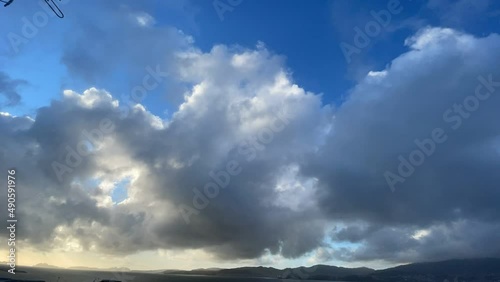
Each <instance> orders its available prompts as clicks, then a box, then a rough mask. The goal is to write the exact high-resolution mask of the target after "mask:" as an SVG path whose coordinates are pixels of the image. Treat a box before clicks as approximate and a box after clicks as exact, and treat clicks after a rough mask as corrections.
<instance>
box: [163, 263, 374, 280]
mask: <svg viewBox="0 0 500 282" xmlns="http://www.w3.org/2000/svg"><path fill="white" fill-rule="evenodd" d="M374 271H375V270H373V269H370V268H365V267H362V268H344V267H337V266H329V265H316V266H312V267H297V268H286V269H276V268H273V267H262V266H259V267H239V268H231V269H198V270H191V271H170V270H168V271H165V272H164V273H165V274H178V275H216V276H232V277H272V278H277V277H279V278H283V279H316V278H321V279H324V278H335V279H336V278H338V277H343V276H349V275H368V274H371V273H373V272H374Z"/></svg>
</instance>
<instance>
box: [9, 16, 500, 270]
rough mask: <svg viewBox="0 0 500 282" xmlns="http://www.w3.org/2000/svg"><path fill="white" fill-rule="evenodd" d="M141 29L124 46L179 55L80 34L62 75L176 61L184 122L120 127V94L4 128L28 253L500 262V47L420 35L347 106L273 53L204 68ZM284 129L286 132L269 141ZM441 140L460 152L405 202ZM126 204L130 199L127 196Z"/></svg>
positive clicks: (446, 33) (91, 95)
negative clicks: (201, 203) (414, 156)
mask: <svg viewBox="0 0 500 282" xmlns="http://www.w3.org/2000/svg"><path fill="white" fill-rule="evenodd" d="M122 12H123V11H122ZM123 15H130V13H129V12H128V11H125V12H123V14H120V19H123V18H122V17H121V16H123ZM141 15H142V16H141V17H140V18H141V19H143V18H144V17H145V16H144V14H141ZM146 18H148V17H146ZM130 24H131V25H134V28H137V30H139V29H147V30H148V32H146V33H142V32H139V31H138V32H136V33H134V32H132V33H126V35H127V36H129V35H131V36H132V37H131V39H128V40H137V41H140V42H150V41H149V40H151V38H156V37H158V36H159V35H158V34H159V32H164V33H162V36H164V38H167V39H168V38H172V41H168V42H170V43H169V44H166V43H165V44H164V45H162V44H159V45H158V48H157V49H154V51H152V52H151V53H148V54H147V56H143V54H142V53H140V52H139V50H140V49H144V48H143V47H144V46H142V45H139V46H137V49H134V48H132V47H131V49H132V51H130V52H123V53H119V52H118V51H116V49H119V48H120V47H121V46H123V45H124V44H125V43H124V41H123V40H125V39H122V41H120V39H119V37H125V33H117V34H114V35H113V36H117V39H114V38H110V39H109V40H110V41H112V42H115V43H116V44H105V45H102V46H101V47H100V48H103V49H100V52H97V53H86V52H83V53H82V50H80V49H78V46H84V45H81V44H82V43H81V42H80V41H79V40H81V38H86V37H89V36H90V37H92V36H94V35H95V34H99V31H98V29H96V30H93V31H92V32H93V35H92V36H91V35H82V37H81V38H80V37H79V35H78V33H75V36H74V38H71V39H68V40H71V41H72V42H73V43H72V44H69V45H67V46H68V48H67V50H66V51H65V54H64V55H63V62H64V63H65V64H66V65H67V66H68V69H69V70H70V72H71V73H72V74H73V75H75V76H80V77H83V78H85V79H87V80H88V81H92V80H94V79H96V76H95V75H98V74H99V75H101V74H100V72H101V71H102V72H103V74H104V73H105V72H106V68H101V67H100V66H101V65H102V62H103V61H102V60H101V59H102V58H106V57H109V55H110V54H115V51H116V52H118V54H122V55H123V56H127V55H134V54H135V55H134V56H135V58H137V62H136V61H134V62H133V64H137V65H142V66H143V68H142V69H144V67H146V66H148V65H150V63H151V62H153V61H154V58H156V56H158V58H160V57H161V58H166V59H165V60H164V61H160V67H161V68H165V69H168V81H169V83H172V84H175V85H177V86H179V87H178V88H175V89H176V90H177V91H178V90H181V89H182V90H183V91H182V92H176V94H178V98H177V101H179V103H178V104H176V103H174V104H173V105H174V106H175V111H174V113H173V114H172V115H171V117H169V118H162V117H159V116H157V115H155V114H153V113H152V112H150V111H149V110H148V109H147V108H146V107H145V106H143V105H141V104H140V103H138V104H136V103H131V104H127V105H126V108H127V109H128V111H127V112H126V113H124V112H123V108H124V107H123V106H124V101H123V100H121V99H120V98H119V97H120V96H119V95H118V93H111V92H108V91H107V90H105V89H98V88H89V89H87V90H85V91H83V92H81V93H78V92H75V91H72V90H66V91H64V93H63V94H62V95H61V97H60V99H57V100H54V101H52V103H51V104H50V105H49V106H46V107H43V108H40V109H38V111H37V115H36V117H35V118H29V117H15V116H12V115H9V114H7V113H2V114H1V115H0V132H2V136H3V137H2V139H0V145H1V146H0V167H1V169H2V170H4V171H5V170H6V169H7V168H10V167H15V168H17V169H18V175H19V178H20V179H21V180H20V183H22V187H23V191H22V192H19V193H18V194H19V195H18V197H19V199H18V201H19V203H20V204H21V205H22V206H23V208H22V209H19V217H20V220H19V221H20V224H21V228H20V230H21V231H20V232H22V234H20V236H19V237H20V238H24V240H25V243H26V244H29V245H31V246H35V247H37V248H39V249H40V250H49V249H53V248H55V249H61V248H62V249H65V250H72V251H84V250H86V251H92V252H99V253H106V254H115V255H116V254H120V255H121V254H131V253H135V252H138V251H144V250H156V249H169V250H170V249H172V250H180V249H200V250H204V251H206V252H208V253H210V254H213V255H214V257H216V258H218V259H241V258H243V259H246V258H259V257H261V256H263V255H265V254H269V253H270V254H279V255H282V256H283V257H286V258H297V257H301V256H303V255H305V254H308V253H310V252H313V251H316V253H317V256H318V257H321V258H323V259H324V260H329V259H332V258H335V259H340V260H345V261H370V260H386V261H390V262H407V261H418V260H433V259H444V258H452V257H481V256H500V248H499V247H498V246H500V242H499V239H498V236H496V235H497V234H498V231H499V228H500V219H499V214H500V213H499V208H498V203H497V199H498V198H499V196H500V190H499V189H498V187H497V183H498V181H499V179H498V175H499V174H498V173H496V171H498V169H499V168H500V162H499V159H498V153H499V146H498V144H499V139H498V134H499V133H500V130H499V129H498V126H497V122H496V121H497V120H498V119H499V118H500V117H499V114H498V111H497V109H496V105H498V103H499V102H500V101H499V98H498V93H500V85H499V84H500V83H499V81H500V71H499V69H498V63H499V62H500V53H498V51H497V50H499V47H500V38H499V36H498V35H496V34H492V35H489V36H485V37H482V38H477V37H474V36H472V35H468V34H464V33H461V32H458V31H456V30H452V29H445V28H426V29H423V30H420V31H419V32H418V33H417V34H415V35H414V36H413V37H411V38H409V39H408V40H407V41H406V43H405V44H406V45H407V47H408V50H407V52H405V53H403V54H401V55H400V56H398V57H397V58H395V59H394V60H393V61H392V62H391V63H390V64H389V65H388V66H387V67H386V68H385V69H384V70H380V71H372V72H370V73H369V74H368V75H367V76H366V77H365V78H364V80H362V81H361V82H360V83H359V84H358V85H356V86H355V87H354V88H353V89H352V90H351V91H350V93H349V95H348V99H347V100H346V101H345V102H344V103H343V104H342V105H340V106H338V107H334V106H332V105H325V104H324V103H323V102H322V99H321V95H320V94H318V93H311V92H309V91H307V90H306V89H303V88H302V87H301V86H299V85H297V84H295V83H294V81H293V75H292V73H291V71H290V70H288V69H287V67H286V62H285V60H284V58H283V57H280V56H279V55H276V54H273V53H272V52H271V51H269V50H268V49H267V48H266V47H265V46H264V44H262V43H259V44H258V45H257V46H256V47H255V48H252V49H247V48H243V47H237V46H233V47H230V46H224V45H216V46H214V47H213V48H212V49H211V50H209V51H206V52H204V51H201V50H200V49H198V48H196V46H195V44H194V42H193V41H192V39H191V38H189V37H188V36H186V35H184V34H182V33H179V32H177V31H176V30H175V29H168V30H162V31H158V30H157V29H156V27H154V21H153V22H152V21H139V22H133V21H132V22H130ZM143 37H144V38H143ZM167 39H165V40H167ZM165 42H166V41H165ZM172 42H175V44H174V43H172ZM144 44H146V45H147V44H149V43H144ZM131 46H132V45H131ZM134 46H135V45H134ZM141 46H142V47H141ZM128 49H129V48H127V50H128ZM96 54H100V55H96ZM96 56H97V57H96ZM101 56H102V58H101ZM111 65H113V63H112V62H110V64H109V66H111ZM155 65H156V64H153V65H152V66H155ZM125 68H126V66H125ZM96 69H99V72H94V70H96ZM143 76H144V73H142V74H140V76H138V77H139V78H142V77H143ZM99 77H100V78H99V79H103V78H105V76H104V75H101V76H99ZM479 77H482V78H483V80H486V82H485V81H482V80H480V79H479ZM488 80H490V82H489V83H488V82H487V81H488ZM134 82H137V83H141V80H140V79H138V80H137V81H134ZM478 85H482V88H481V90H480V91H482V92H481V93H482V94H483V95H485V94H484V93H490V94H491V95H489V97H488V98H487V99H485V100H484V101H480V104H479V106H478V108H477V109H476V110H474V111H469V112H466V114H468V115H463V113H462V112H460V111H458V110H457V108H456V107H455V105H460V104H461V103H464V99H465V98H466V97H468V96H470V95H474V93H475V91H477V90H476V89H477V88H478ZM177 86H176V87H177ZM167 95H168V93H167ZM136 102H140V101H136ZM450 109H451V113H449V114H448V116H446V117H444V116H443V114H444V113H446V112H447V110H450ZM280 113H286V122H284V123H283V124H281V127H280V130H277V131H274V132H272V137H270V136H269V134H271V133H269V128H275V127H276V120H277V117H279V115H280ZM458 119H460V122H461V124H460V126H459V127H457V129H454V127H456V125H457V123H458ZM435 128H441V129H443V131H444V132H445V134H446V136H447V140H446V142H444V143H442V144H439V145H438V146H437V147H436V149H435V152H434V153H433V154H432V155H430V156H429V157H427V158H426V159H425V162H424V163H423V164H421V165H419V166H418V167H416V168H415V172H414V173H413V174H412V175H410V176H409V177H407V178H406V179H405V181H404V182H401V183H398V184H397V189H395V190H394V192H392V191H391V189H389V186H388V184H387V181H386V178H385V176H384V172H386V171H388V170H389V171H396V170H397V168H398V165H399V162H400V160H399V159H398V156H400V155H402V156H404V157H406V158H407V157H408V154H410V153H411V152H412V151H413V150H415V148H418V147H416V145H415V139H419V140H423V139H426V138H429V137H430V134H431V132H432V131H433V129H435ZM264 132H265V133H264ZM266 134H267V136H266ZM230 162H235V163H236V164H237V166H238V168H239V169H240V172H239V173H238V174H237V175H236V176H234V177H231V179H230V181H229V183H228V184H227V185H225V187H220V191H219V192H218V195H217V196H216V197H213V198H211V199H209V203H208V205H206V207H204V208H203V209H197V212H196V213H194V214H191V215H190V217H189V223H186V221H185V218H184V217H183V213H182V212H180V207H181V206H182V205H184V206H187V207H194V206H195V205H196V204H195V203H194V202H193V201H194V199H198V198H199V196H197V193H199V192H202V191H204V187H205V186H206V184H207V183H210V182H214V179H213V176H211V175H212V174H214V173H215V174H216V173H218V172H220V171H222V170H224V169H226V168H227V164H228V163H230ZM117 190H123V191H125V192H123V193H124V194H125V197H124V200H120V201H118V200H116V198H115V197H113V194H114V193H116V191H117ZM1 232H2V234H4V233H5V232H6V231H5V230H2V231H1ZM327 242H329V243H327ZM346 243H348V244H346ZM341 246H342V247H341ZM346 246H349V247H346Z"/></svg>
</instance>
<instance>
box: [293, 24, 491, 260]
mask: <svg viewBox="0 0 500 282" xmlns="http://www.w3.org/2000/svg"><path fill="white" fill-rule="evenodd" d="M499 39H500V38H499V37H498V35H490V36H488V37H485V38H480V39H479V38H474V37H472V36H469V35H465V34H460V33H458V32H456V31H452V30H449V29H426V30H424V31H421V32H420V33H419V34H418V35H417V36H416V37H415V38H414V39H412V40H408V44H409V45H410V47H411V50H410V51H409V52H408V53H406V54H403V55H401V56H400V57H398V58H397V59H395V60H393V61H392V62H391V64H390V65H389V66H388V67H387V69H385V70H384V71H383V72H378V73H371V74H369V75H368V76H367V77H366V79H365V80H364V81H363V82H361V83H360V84H358V85H357V86H356V88H355V89H353V91H352V93H351V95H350V97H349V99H348V101H347V102H346V103H345V104H344V105H342V107H340V109H339V110H338V112H337V113H336V115H335V121H334V124H333V126H332V134H331V135H330V136H329V139H328V141H327V144H326V145H325V146H324V147H323V148H322V150H321V151H320V152H319V153H318V154H317V156H315V157H314V158H313V160H312V161H311V163H310V164H309V165H308V166H304V167H303V172H304V173H305V174H306V175H308V176H316V177H318V179H319V184H318V185H320V186H321V189H320V191H319V192H318V197H319V199H320V205H321V207H322V209H323V210H324V211H325V212H326V213H327V214H329V216H330V218H332V219H338V220H342V221H345V222H349V221H363V222H365V223H368V226H369V227H368V228H366V227H363V228H362V227H359V226H358V225H354V226H350V227H348V228H347V229H344V230H342V231H339V232H337V233H335V236H334V239H336V240H339V241H344V240H346V241H350V242H356V243H361V245H362V247H360V248H359V249H357V250H356V251H355V252H354V253H353V251H352V250H348V251H347V253H348V254H349V255H346V254H345V253H344V254H341V255H339V256H340V257H342V258H346V259H349V258H353V259H365V260H370V259H377V258H379V259H380V258H383V259H390V260H395V261H398V260H403V261H411V259H412V258H418V259H437V258H451V257H462V256H480V255H483V256H488V255H495V256H499V255H500V253H499V252H498V250H497V249H494V248H493V249H490V248H487V247H486V246H484V247H481V248H476V249H475V250H474V251H472V250H470V249H469V248H467V246H469V245H471V244H477V242H479V240H481V239H480V237H482V236H488V235H487V234H489V235H490V236H493V234H494V233H490V232H494V230H495V228H494V226H496V225H497V223H498V220H499V217H498V215H499V214H500V213H499V208H498V205H497V203H496V200H495V199H498V198H499V197H500V190H499V189H498V185H497V183H498V181H499V180H500V179H499V177H498V173H496V171H497V170H498V168H499V167H500V162H499V159H498V153H499V147H498V144H499V143H498V136H499V133H500V131H499V129H498V127H497V126H496V125H495V120H497V119H498V118H499V117H498V112H497V110H496V106H497V105H498V103H500V96H499V95H498V93H500V87H499V86H500V72H499V70H498V67H497V64H498V62H500V54H499V53H498V52H496V51H495V50H497V49H498V47H500V40H499ZM466 46H467V47H466ZM480 76H481V77H483V78H484V79H486V80H490V79H492V80H493V81H494V83H493V84H494V85H495V86H491V87H490V89H488V87H487V86H485V84H484V83H482V82H481V79H478V77H480ZM479 85H483V86H481V88H480V89H479V90H480V93H481V94H485V93H488V91H492V93H491V96H490V97H489V98H487V99H486V100H483V101H479V106H478V108H477V109H474V111H470V112H467V110H465V111H466V112H467V113H466V114H467V115H464V117H463V118H462V117H461V118H460V119H461V122H462V123H461V124H458V118H457V117H455V118H453V119H451V118H450V117H451V116H455V115H459V114H458V113H453V109H454V105H455V104H457V105H458V104H462V103H464V101H469V103H471V102H472V103H474V102H473V100H474V99H470V98H467V97H469V96H474V95H475V91H476V90H477V89H478V87H479ZM477 100H478V99H476V101H477ZM448 109H451V111H448ZM464 109H467V108H464ZM443 116H445V117H443ZM436 128H441V129H442V130H443V131H444V132H445V134H446V136H447V140H446V141H445V142H444V143H441V144H436V148H435V150H434V152H433V153H432V154H431V155H430V156H428V157H427V156H426V157H425V161H424V162H423V164H421V165H419V166H416V167H415V171H414V173H413V174H411V175H410V176H409V177H405V180H404V182H403V183H400V182H398V183H397V184H396V185H395V189H396V190H395V192H391V189H390V188H389V186H390V185H388V183H387V182H386V179H385V172H386V171H391V172H394V173H396V174H397V173H398V165H399V164H400V160H399V159H398V157H399V156H400V155H401V156H403V157H404V158H405V159H407V160H408V159H409V158H410V154H411V153H412V152H413V151H415V150H416V149H418V148H419V147H417V145H416V144H415V140H416V139H418V140H420V142H421V141H422V140H424V139H427V138H431V134H432V132H433V130H434V129H436ZM325 156H328V157H325ZM460 221H464V222H463V223H462V224H463V226H462V228H463V229H466V228H471V229H475V230H474V231H475V232H468V234H469V235H470V236H458V235H457V239H456V241H454V242H453V243H450V242H448V244H442V243H439V245H438V244H437V241H432V240H431V239H426V240H428V241H425V243H421V242H418V244H417V241H416V240H415V239H412V238H411V237H409V236H408V235H409V234H413V232H417V231H418V230H421V229H430V230H431V234H430V235H429V238H435V239H436V240H437V238H439V236H440V235H439V233H438V232H439V230H436V231H434V228H436V226H443V227H442V228H443V229H444V230H447V229H449V231H447V232H460V231H459V230H453V228H451V227H450V226H448V225H447V224H453V223H455V222H460ZM476 222H479V223H480V224H476ZM477 226H481V227H485V229H484V230H477V229H476V228H477ZM393 229H394V230H393ZM374 230H375V231H376V232H375V231H374ZM435 233H436V234H435ZM441 247H442V248H446V249H443V250H440V248H441ZM464 249H467V250H470V253H469V255H467V253H466V252H464V251H463V250H464Z"/></svg>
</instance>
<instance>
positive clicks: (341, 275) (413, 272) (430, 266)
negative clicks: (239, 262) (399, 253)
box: [164, 258, 500, 282]
mask: <svg viewBox="0 0 500 282" xmlns="http://www.w3.org/2000/svg"><path fill="white" fill-rule="evenodd" d="M164 273H165V274H177V275H213V276H220V277H222V276H224V277H269V278H280V279H296V280H330V281H363V282H367V281H381V282H382V281H388V282H389V281H391V282H392V281H398V282H399V281H408V282H412V281H415V282H417V281H429V282H432V281H439V282H444V281H446V280H448V281H449V282H455V281H467V282H468V281H498V282H500V258H485V259H460V260H459V259H455V260H447V261H440V262H425V263H413V264H408V265H401V266H397V267H393V268H388V269H384V270H374V269H371V268H366V267H361V268H344V267H337V266H329V265H316V266H312V267H298V268H287V269H282V270H281V269H276V268H272V267H240V268H233V269H198V270H192V271H165V272H164Z"/></svg>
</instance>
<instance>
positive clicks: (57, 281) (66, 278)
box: [0, 268, 332, 282]
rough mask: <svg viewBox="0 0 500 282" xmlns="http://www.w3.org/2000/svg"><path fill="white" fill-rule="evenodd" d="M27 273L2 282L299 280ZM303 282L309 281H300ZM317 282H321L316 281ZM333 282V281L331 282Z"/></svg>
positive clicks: (0, 278) (59, 271) (3, 276)
mask: <svg viewBox="0 0 500 282" xmlns="http://www.w3.org/2000/svg"><path fill="white" fill-rule="evenodd" d="M22 270H25V271H26V273H20V272H18V273H16V275H12V274H10V273H7V272H4V271H0V282H4V281H9V280H4V279H6V278H7V279H17V281H19V280H21V281H22V280H28V281H33V280H35V281H45V282H94V281H95V282H98V281H101V280H102V279H110V280H117V281H122V282H162V281H165V282H197V281H200V282H216V281H222V282H278V281H286V282H293V281H299V280H283V279H273V278H246V277H245V278H243V277H218V276H217V277H216V276H201V275H199V276H195V275H190V276H187V275H165V274H154V273H123V272H120V273H113V272H104V271H79V270H63V269H35V268H23V269H22ZM300 281H302V282H304V281H308V280H300ZM315 282H319V281H318V280H315ZM330 282H332V281H330Z"/></svg>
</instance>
